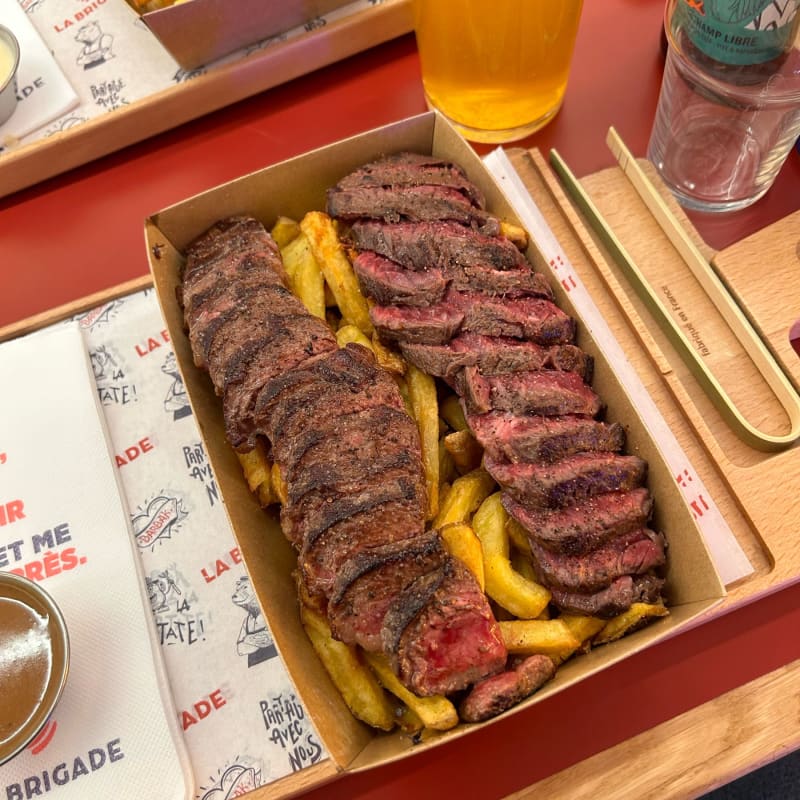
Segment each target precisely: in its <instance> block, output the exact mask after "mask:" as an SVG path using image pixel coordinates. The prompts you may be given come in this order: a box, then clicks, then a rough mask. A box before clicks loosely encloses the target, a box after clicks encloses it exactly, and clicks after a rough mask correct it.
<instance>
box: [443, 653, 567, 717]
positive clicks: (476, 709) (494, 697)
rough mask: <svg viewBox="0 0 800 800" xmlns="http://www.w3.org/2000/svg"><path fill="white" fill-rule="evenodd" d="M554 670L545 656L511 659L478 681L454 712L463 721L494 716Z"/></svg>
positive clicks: (544, 679) (523, 696)
mask: <svg viewBox="0 0 800 800" xmlns="http://www.w3.org/2000/svg"><path fill="white" fill-rule="evenodd" d="M555 673H556V665H555V663H554V662H553V660H552V659H551V658H550V657H549V656H545V655H541V654H539V653H537V654H536V655H532V656H527V657H526V658H523V659H514V661H513V662H512V663H511V664H510V665H509V667H508V669H506V670H505V671H504V672H501V673H500V674H498V675H492V676H491V677H490V678H484V680H482V681H478V683H476V684H475V685H474V686H473V687H472V688H471V689H470V690H469V694H468V695H467V696H466V697H465V698H464V699H463V700H462V701H461V704H460V705H459V707H458V715H459V717H460V718H461V719H462V720H464V722H483V721H484V720H487V719H491V718H492V717H496V716H497V715H498V714H502V713H503V712H504V711H507V710H508V709H509V708H512V707H513V706H515V705H517V704H518V703H520V702H522V701H523V700H524V699H525V698H526V697H530V696H531V695H532V694H533V693H534V692H535V691H537V690H538V689H540V688H541V687H542V686H544V684H545V683H547V681H549V680H550V679H551V678H552V677H553V675H555Z"/></svg>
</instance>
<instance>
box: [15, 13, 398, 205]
mask: <svg viewBox="0 0 800 800" xmlns="http://www.w3.org/2000/svg"><path fill="white" fill-rule="evenodd" d="M193 2H194V0H193ZM269 4H270V3H269V2H267V0H264V2H263V5H269ZM411 28H412V23H411V10H410V0H383V2H382V3H380V5H376V6H372V7H370V8H369V9H368V10H365V11H362V12H360V13H358V14H353V15H350V16H348V17H345V18H343V19H338V20H335V21H333V22H331V23H330V24H328V25H326V26H325V27H324V28H320V29H318V30H314V31H310V32H309V33H306V34H303V35H301V36H298V37H296V38H293V39H290V40H288V41H286V42H281V43H279V44H276V45H273V46H270V47H267V48H265V49H262V50H256V51H255V52H251V53H248V54H246V55H245V56H243V57H242V58H236V59H231V60H227V61H225V62H223V63H221V64H219V65H212V66H211V67H210V68H209V69H208V70H207V71H204V72H203V73H202V74H199V75H197V76H196V77H194V78H192V80H190V81H183V82H181V83H178V84H175V85H174V86H171V87H169V88H168V89H164V90H162V91H160V92H157V93H155V94H152V95H149V96H148V97H144V98H142V99H140V100H137V101H136V102H134V103H131V104H130V105H126V106H123V107H122V108H118V109H115V110H114V111H112V112H110V113H108V114H102V115H100V116H98V117H94V118H93V119H90V120H89V121H88V122H83V123H81V124H80V125H75V126H73V127H71V128H68V129H66V130H63V131H59V132H58V133H55V134H53V135H52V136H48V137H46V138H44V139H40V140H38V141H35V142H31V143H30V144H26V145H24V146H23V147H20V148H17V149H14V150H10V151H8V152H6V153H2V154H0V197H5V196H7V195H10V194H12V193H14V192H17V191H19V190H20V189H25V188H27V187H29V186H33V185H34V184H36V183H39V182H40V181H43V180H46V179H47V178H52V177H54V176H55V175H60V174H61V173H63V172H66V171H67V170H70V169H72V168H73V167H78V166H81V165H83V164H87V163H88V162H90V161H92V160H94V159H96V158H100V157H101V156H105V155H108V154H109V153H114V152H116V151H117V150H121V149H123V148H124V147H127V146H128V145H131V144H134V143H136V142H141V141H143V140H144V139H147V138H148V137H150V136H153V135H156V134H159V133H163V132H164V131H167V130H170V129H172V128H175V127H177V126H179V125H182V124H183V123H184V122H189V121H190V120H194V119H197V118H198V117H201V116H203V115H204V114H208V113H210V112H212V111H217V110H218V109H221V108H224V107H225V106H228V105H231V104H232V103H236V102H238V101H239V100H243V99H245V98H247V97H251V96H252V95H255V94H258V93H259V92H262V91H264V90H266V89H271V88H273V87H275V86H279V85H281V84H282V83H286V82H288V81H291V80H293V79H294V78H297V77H300V76H301V75H306V74H308V73H309V72H312V71H314V70H315V69H319V68H321V67H325V66H328V65H330V64H333V63H335V62H337V61H340V60H341V59H343V58H347V57H348V56H351V55H354V54H355V53H359V52H361V51H363V50H366V49H368V48H370V47H374V46H375V45H378V44H382V43H383V42H388V41H390V40H391V39H394V38H396V37H398V36H401V35H403V34H405V33H408V32H409V31H410V30H411Z"/></svg>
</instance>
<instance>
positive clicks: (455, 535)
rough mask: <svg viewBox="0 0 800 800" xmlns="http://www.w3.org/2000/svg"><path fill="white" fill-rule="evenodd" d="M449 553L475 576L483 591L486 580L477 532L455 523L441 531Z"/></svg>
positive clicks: (460, 523) (440, 533)
mask: <svg viewBox="0 0 800 800" xmlns="http://www.w3.org/2000/svg"><path fill="white" fill-rule="evenodd" d="M439 535H440V536H441V537H442V541H443V542H444V546H445V547H446V548H447V552H448V553H450V555H451V556H453V558H457V559H458V560H459V561H460V562H461V563H462V564H464V566H466V568H467V569H468V570H469V571H470V572H471V573H472V574H473V575H474V576H475V580H477V581H478V585H479V586H480V587H481V591H483V588H484V586H485V585H486V578H485V575H484V571H483V550H482V549H481V541H480V539H479V538H478V537H477V536H476V535H475V531H473V530H472V528H471V527H470V526H469V525H467V524H465V523H463V522H454V523H452V524H450V525H445V526H444V527H443V528H440V529H439Z"/></svg>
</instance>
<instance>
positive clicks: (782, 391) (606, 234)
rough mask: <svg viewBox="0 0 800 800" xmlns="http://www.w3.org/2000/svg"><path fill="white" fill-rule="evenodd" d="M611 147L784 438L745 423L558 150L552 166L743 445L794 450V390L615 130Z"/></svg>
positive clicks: (798, 422)
mask: <svg viewBox="0 0 800 800" xmlns="http://www.w3.org/2000/svg"><path fill="white" fill-rule="evenodd" d="M606 142H607V143H608V146H609V148H610V149H611V152H612V153H613V154H614V156H615V158H616V159H617V161H618V162H619V165H620V167H621V168H622V171H623V172H624V174H625V176H626V177H627V178H628V180H629V181H630V182H631V185H632V186H633V187H634V189H635V190H636V192H637V193H638V195H639V197H640V198H641V199H642V200H643V202H644V203H645V205H646V206H647V208H648V210H649V211H650V213H651V214H652V215H653V218H654V219H655V220H656V222H658V224H659V226H660V227H661V229H662V230H663V231H664V233H665V235H666V236H667V238H668V239H669V240H670V242H671V243H672V244H673V246H674V247H675V249H676V250H677V251H678V253H679V254H680V255H681V257H682V258H683V260H684V261H685V262H686V265H687V266H688V267H689V269H690V270H691V272H692V274H693V275H694V276H695V278H696V279H697V280H698V282H699V283H700V285H701V286H702V287H703V290H704V291H705V293H706V294H707V295H708V297H709V298H710V299H711V301H712V302H713V303H714V304H715V306H716V307H717V308H718V309H719V311H720V314H721V315H722V318H723V319H724V320H725V322H726V323H727V324H728V327H729V328H730V330H731V331H732V333H733V334H734V336H736V338H737V340H738V341H739V343H740V344H741V346H742V347H743V348H744V350H745V352H746V353H747V354H748V356H749V357H750V359H751V360H752V362H753V364H754V365H755V367H756V368H757V369H758V371H759V373H760V374H761V376H762V377H763V379H764V380H765V381H766V383H767V384H768V385H769V387H770V388H771V389H772V391H773V392H774V394H775V396H776V398H777V399H778V401H779V402H780V404H781V405H782V406H783V409H784V411H785V412H786V415H787V417H788V419H789V423H790V430H789V432H788V433H786V434H782V435H771V434H767V433H763V432H762V431H760V430H758V429H757V428H756V427H754V426H753V425H752V424H751V423H750V422H748V420H747V419H745V418H744V416H743V415H742V414H741V412H740V411H739V409H738V408H737V407H736V405H735V404H734V402H733V400H732V399H731V398H730V396H729V395H728V393H727V392H726V391H725V389H724V388H723V387H722V386H721V385H720V383H719V381H718V380H717V379H716V377H715V376H714V374H713V373H712V372H711V371H710V370H709V368H708V367H707V366H706V364H704V363H703V360H702V358H701V357H700V355H699V354H698V352H697V351H696V350H695V348H694V347H693V346H692V343H691V342H690V340H689V339H688V338H687V337H686V335H685V334H684V332H683V330H682V329H681V328H680V327H679V326H678V325H677V324H676V322H675V321H674V320H673V319H672V317H671V316H670V315H669V312H668V311H667V309H666V308H665V306H664V305H663V304H662V302H661V300H660V298H659V297H658V295H657V294H656V293H655V292H654V291H653V289H652V287H651V286H650V284H649V283H648V281H647V279H646V278H645V277H644V275H643V274H642V272H641V271H640V270H639V268H638V267H637V265H636V264H635V262H634V261H633V259H632V258H631V256H630V254H629V253H628V252H627V251H626V250H625V248H624V247H623V245H622V243H621V242H620V241H619V239H618V238H617V237H616V235H615V234H614V232H613V231H612V230H611V227H610V226H609V225H608V223H607V222H606V221H605V220H604V219H603V217H602V215H601V214H600V212H599V211H598V209H597V207H596V206H595V205H594V203H593V202H592V200H591V198H590V197H589V195H588V194H587V193H586V192H585V190H584V189H583V186H581V184H580V182H579V181H578V179H577V178H576V177H575V176H574V175H573V174H572V172H571V171H570V169H569V167H567V165H566V163H565V162H564V160H563V159H562V158H561V156H560V155H559V154H558V153H557V152H556V151H555V150H552V151H551V153H550V161H551V164H552V165H553V168H554V169H555V171H556V173H557V174H558V176H559V177H560V178H561V180H562V181H563V183H564V185H565V186H566V188H567V190H568V191H569V193H570V194H571V195H572V198H573V200H574V201H575V202H576V204H577V205H578V207H579V208H580V209H581V211H582V212H583V214H584V215H585V216H586V218H587V220H588V221H589V223H590V224H591V226H592V228H593V229H594V231H595V232H596V233H597V234H598V236H599V237H600V239H601V240H602V241H603V243H604V244H605V245H606V247H607V248H608V250H609V252H610V253H611V254H612V256H613V257H614V259H615V260H616V262H617V263H618V265H619V266H620V268H621V269H622V270H623V271H624V273H625V275H626V277H627V278H628V280H629V281H630V282H631V284H632V285H633V287H634V288H635V290H636V292H637V293H638V295H639V297H640V298H641V299H642V301H643V302H644V303H645V304H646V305H647V307H648V309H649V311H650V313H651V314H652V315H653V317H654V318H655V319H656V321H657V322H658V324H659V326H660V327H661V329H662V330H663V331H664V333H665V334H666V335H667V337H668V338H669V340H670V342H671V343H672V345H673V347H675V349H676V350H677V351H678V353H679V354H680V356H681V358H682V359H683V360H684V362H685V363H686V364H687V366H688V367H689V369H690V370H691V372H692V374H693V375H694V377H695V378H696V380H697V382H698V383H699V384H700V385H701V386H702V387H703V389H704V390H705V392H706V394H708V396H709V398H710V399H711V401H712V402H713V403H714V406H715V407H716V409H717V410H718V411H719V413H720V414H721V415H722V417H723V418H724V419H725V420H726V422H727V423H728V424H729V425H730V427H731V428H732V429H733V431H734V432H735V433H736V434H737V435H738V436H739V437H740V438H741V439H742V440H743V441H744V442H746V443H747V444H748V445H750V446H751V447H754V448H756V449H758V450H762V451H766V452H774V451H778V450H783V449H785V448H787V447H790V446H791V445H793V444H794V443H795V442H796V441H797V440H798V439H799V438H800V397H798V394H797V392H796V391H795V389H794V387H793V386H792V384H791V383H790V381H789V380H788V378H787V377H786V375H785V373H784V372H783V370H782V369H781V367H780V365H779V364H778V363H777V362H776V361H775V359H774V358H773V356H772V353H770V351H769V350H768V349H767V347H766V346H765V345H764V342H763V341H762V340H761V337H760V336H759V335H758V333H757V332H756V331H755V330H754V328H753V327H752V325H751V324H750V322H749V320H748V319H747V317H746V316H745V315H744V314H743V313H742V310H741V308H739V306H738V305H737V303H736V301H735V300H734V299H733V297H731V295H730V293H729V292H728V290H727V289H726V288H725V286H724V284H723V283H722V281H721V280H720V279H719V277H718V276H717V274H716V272H715V271H714V268H713V267H712V266H711V264H710V263H709V262H708V261H707V259H706V258H704V257H703V255H702V254H701V253H700V251H699V250H698V249H697V247H696V246H695V244H694V243H693V242H692V240H691V239H690V238H689V235H688V234H687V232H686V231H685V230H684V228H683V226H682V225H681V224H680V222H679V221H678V219H677V218H676V217H675V215H674V214H673V213H672V211H671V210H670V209H669V207H668V206H667V204H666V203H665V202H664V199H663V198H662V197H661V195H660V194H659V193H658V190H657V189H656V188H655V186H653V184H652V183H651V182H650V180H649V179H648V177H647V176H646V175H645V173H644V171H643V170H642V168H641V167H640V166H639V164H638V163H637V161H636V159H635V158H634V157H633V156H632V155H631V153H630V151H629V150H628V148H627V147H626V146H625V143H624V142H623V141H622V139H621V138H620V137H619V135H618V134H617V132H616V131H615V130H614V128H610V129H609V131H608V136H607V138H606Z"/></svg>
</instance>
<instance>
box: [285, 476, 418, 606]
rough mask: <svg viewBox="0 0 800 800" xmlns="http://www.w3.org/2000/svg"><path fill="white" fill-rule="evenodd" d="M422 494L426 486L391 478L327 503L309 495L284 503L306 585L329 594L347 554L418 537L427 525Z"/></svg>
mask: <svg viewBox="0 0 800 800" xmlns="http://www.w3.org/2000/svg"><path fill="white" fill-rule="evenodd" d="M424 497H425V494H424V489H423V490H422V494H420V489H419V487H418V486H417V485H415V484H414V483H411V482H410V481H406V480H404V479H397V478H395V479H392V480H390V481H382V482H381V483H380V485H372V486H369V487H367V488H365V489H364V490H363V491H361V492H359V493H357V494H354V495H350V496H344V495H340V496H338V497H336V498H333V499H332V500H331V501H330V502H326V500H327V498H324V497H323V498H320V497H309V496H307V497H306V498H304V499H303V500H302V501H301V502H300V503H298V504H297V505H296V506H293V507H291V508H290V507H288V506H283V508H282V509H281V525H282V526H283V525H285V526H286V527H284V533H285V534H286V535H287V537H288V538H289V539H290V541H292V542H294V543H295V544H296V545H297V546H298V548H299V549H300V558H299V565H300V569H301V571H302V574H303V577H304V579H305V581H306V583H307V585H308V587H309V590H311V591H313V592H314V593H315V594H317V593H318V594H323V595H325V596H326V597H327V596H330V593H331V591H332V590H333V585H334V583H335V581H336V578H337V576H338V575H339V574H340V573H341V571H342V568H343V566H344V564H345V563H346V562H347V561H349V560H350V559H351V558H353V557H354V556H356V555H358V554H359V553H364V552H368V551H369V550H371V549H372V548H374V547H381V546H384V545H386V544H391V543H392V542H397V541H402V540H404V539H411V538H412V537H415V536H418V535H419V534H420V532H421V531H423V530H424V528H425V502H424ZM420 498H422V500H421V499H420ZM292 514H294V518H293V519H290V515H292Z"/></svg>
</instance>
